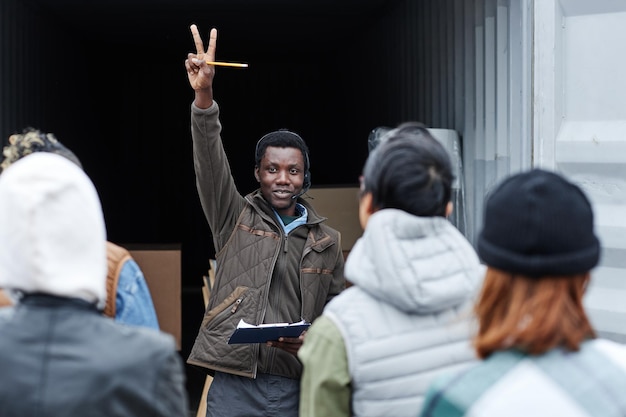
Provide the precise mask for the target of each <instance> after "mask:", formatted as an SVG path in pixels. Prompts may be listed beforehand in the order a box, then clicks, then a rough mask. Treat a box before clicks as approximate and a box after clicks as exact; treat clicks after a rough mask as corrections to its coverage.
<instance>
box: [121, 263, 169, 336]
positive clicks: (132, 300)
mask: <svg viewBox="0 0 626 417" xmlns="http://www.w3.org/2000/svg"><path fill="white" fill-rule="evenodd" d="M115 321H117V322H120V323H125V324H132V325H136V326H145V327H150V328H153V329H157V330H158V329H159V322H158V319H157V315H156V310H155V309H154V304H153V303H152V297H151V295H150V290H149V289H148V284H147V283H146V279H145V277H144V275H143V272H141V269H140V268H139V265H137V262H135V261H134V260H133V259H129V260H127V261H126V262H124V266H123V267H122V270H121V272H120V276H119V281H118V283H117V295H116V299H115Z"/></svg>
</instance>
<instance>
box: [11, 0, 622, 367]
mask: <svg viewBox="0 0 626 417" xmlns="http://www.w3.org/2000/svg"><path fill="white" fill-rule="evenodd" d="M192 23H195V24H197V25H198V26H199V28H200V30H201V33H202V34H203V36H204V39H205V41H206V35H207V34H208V31H209V29H210V28H211V27H216V28H218V30H219V37H218V46H217V57H218V58H219V59H220V60H224V61H240V62H248V63H249V65H250V66H249V68H248V69H227V68H219V69H218V72H217V75H216V79H215V99H216V101H218V102H219V103H220V107H221V112H222V113H221V118H222V122H223V125H224V130H223V138H224V142H225V146H226V148H227V152H228V153H229V155H230V160H231V166H232V169H233V174H234V176H235V179H236V181H237V183H238V186H239V187H240V189H241V190H242V191H244V192H245V191H251V190H252V189H253V188H254V187H255V182H254V177H253V175H252V173H253V171H252V168H253V164H254V160H253V149H254V143H255V142H256V140H258V138H259V137H260V136H262V134H263V133H265V132H267V131H269V130H272V129H277V128H281V127H288V128H291V129H293V130H296V131H298V132H300V133H301V134H302V136H303V137H304V138H305V140H307V142H308V143H309V146H310V149H311V164H312V167H311V173H312V180H313V184H314V186H316V187H320V188H324V187H331V188H342V187H353V186H356V184H357V183H358V182H357V180H358V176H359V174H360V170H361V168H362V165H363V162H364V161H365V158H366V156H367V152H368V148H367V137H368V134H369V132H370V131H371V130H372V129H373V128H374V127H377V126H394V125H397V124H398V123H400V122H403V121H408V120H418V121H421V122H424V123H425V124H426V125H427V126H429V127H431V128H433V129H442V131H445V132H448V134H452V135H453V136H454V137H455V138H456V139H455V142H454V143H456V144H458V145H457V146H458V148H457V149H456V151H458V154H459V155H460V157H461V164H460V170H459V174H460V176H459V178H458V180H459V181H460V182H461V184H462V187H459V189H460V190H461V189H462V190H463V192H462V195H460V197H459V198H460V199H461V201H460V203H459V205H458V207H461V210H462V211H463V213H462V215H463V224H462V231H463V233H465V235H466V236H467V237H468V239H470V241H471V242H472V243H474V242H475V239H476V234H477V232H478V230H480V226H481V223H482V217H481V216H482V209H483V202H484V199H485V196H486V195H487V194H488V193H489V191H490V190H491V189H492V188H493V186H494V185H495V184H497V183H498V182H499V181H500V180H502V179H503V178H504V177H506V176H508V175H509V174H511V173H515V172H518V171H520V170H523V169H527V168H530V167H545V168H549V169H554V170H557V171H559V172H561V173H563V174H565V175H566V176H567V177H568V178H570V179H571V180H572V181H574V182H576V183H577V184H579V185H580V186H581V187H582V188H583V189H584V190H585V192H586V193H587V194H588V196H589V197H590V199H591V201H592V203H593V206H594V210H595V212H596V227H597V231H598V234H599V236H600V238H601V241H602V258H601V264H600V266H599V267H598V268H597V269H596V270H594V273H593V281H592V284H591V286H590V289H589V291H588V294H587V296H586V300H585V301H586V304H587V306H588V308H589V310H590V312H591V315H592V320H593V322H594V324H595V326H596V327H597V329H598V330H599V332H600V334H601V335H603V336H607V337H610V338H612V339H615V340H618V341H621V342H626V307H625V306H626V303H623V302H622V300H623V299H626V280H625V275H626V256H625V251H626V233H625V228H626V220H625V219H626V216H625V215H624V213H625V212H626V105H624V104H625V103H624V97H626V78H625V77H623V76H622V74H621V71H622V65H623V64H624V60H625V58H624V54H623V43H624V42H623V39H624V37H625V35H626V2H624V1H622V0H595V1H588V0H534V1H533V0H364V1H358V0H343V1H332V0H325V1H317V2H308V1H304V2H303V1H299V2H294V1H286V0H267V1H262V0H229V1H226V0H215V1H210V0H204V1H200V0H177V1H174V0H160V1H143V0H124V1H122V0H116V1H113V0H108V1H89V2H86V1H80V0H3V1H2V2H1V3H0V42H1V44H2V48H1V54H2V56H1V63H0V94H1V97H2V107H1V108H0V134H1V135H2V140H3V143H6V139H7V137H8V135H9V134H10V133H13V132H14V131H17V130H20V129H21V128H23V127H25V126H31V125H32V126H35V127H39V128H41V129H43V130H46V131H51V132H55V133H56V134H57V136H58V138H59V139H60V140H61V141H62V142H64V143H66V144H67V145H68V146H69V147H70V148H72V149H74V150H75V151H76V152H77V154H78V155H79V157H80V158H81V159H82V160H83V164H84V165H85V168H86V170H87V172H88V174H89V175H90V176H91V177H92V178H93V179H94V182H95V183H96V186H97V187H98V190H99V192H100V193H101V197H102V201H103V207H104V210H105V216H106V220H107V225H108V233H109V237H110V239H112V240H114V241H117V242H126V243H133V244H163V243H167V244H171V243H176V244H180V245H181V247H182V285H183V295H182V297H183V303H182V304H183V347H182V353H183V355H185V354H186V352H187V351H188V349H189V348H190V347H191V344H192V343H193V338H194V337H195V332H196V330H197V327H198V325H199V322H200V320H201V315H202V305H201V304H200V303H201V302H202V299H201V291H200V288H201V276H202V275H203V274H204V273H206V271H207V269H208V260H209V259H210V258H211V257H212V256H213V255H214V253H213V248H212V243H211V235H210V231H209V230H208V227H207V225H206V222H205V220H204V218H203V215H202V212H201V209H200V206H199V202H198V198H197V195H196V191H195V183H194V181H195V180H194V174H193V166H192V160H191V140H190V133H189V106H190V103H191V100H192V98H193V95H192V92H191V90H190V88H189V86H188V84H187V79H186V75H185V71H184V66H183V61H184V59H185V57H186V54H187V53H188V52H192V51H193V42H192V38H191V35H190V32H189V25H190V24H192ZM563 227H568V225H567V224H564V225H563Z"/></svg>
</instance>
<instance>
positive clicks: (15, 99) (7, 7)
mask: <svg viewBox="0 0 626 417" xmlns="http://www.w3.org/2000/svg"><path fill="white" fill-rule="evenodd" d="M33 27H37V20H36V15H35V14H34V13H33V11H32V10H29V9H28V8H27V7H26V6H24V4H23V2H20V1H19V0H4V1H2V2H0V29H1V38H2V39H1V40H0V42H2V48H1V50H0V54H1V55H0V60H1V62H2V64H1V66H0V85H2V90H1V93H0V94H1V102H2V103H3V105H2V106H0V132H1V133H2V144H3V145H4V144H6V141H7V139H8V137H7V136H8V135H9V134H10V133H14V132H15V131H17V130H18V129H22V128H23V127H24V126H23V123H25V122H26V121H28V122H30V123H34V122H36V121H37V120H38V119H39V117H40V115H41V105H40V103H39V102H40V100H38V94H39V92H40V91H41V89H40V87H41V85H42V80H44V79H45V77H44V74H43V71H46V67H45V65H41V64H39V65H37V60H38V58H41V55H40V53H41V51H42V49H43V47H42V45H40V44H39V42H38V40H39V39H40V38H41V37H40V36H38V32H37V31H36V30H32V28H33Z"/></svg>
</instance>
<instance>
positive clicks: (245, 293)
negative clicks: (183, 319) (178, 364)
mask: <svg viewBox="0 0 626 417" xmlns="http://www.w3.org/2000/svg"><path fill="white" fill-rule="evenodd" d="M191 32H192V35H193V39H194V42H195V45H196V53H190V54H188V56H187V59H186V60H185V68H186V70H187V76H188V79H189V83H190V85H191V87H192V89H193V90H194V100H193V103H192V104H191V137H192V140H193V158H194V168H195V173H196V187H197V189H198V194H199V197H200V203H201V205H202V208H203V210H204V214H205V217H206V219H207V222H208V224H209V227H210V229H211V231H212V233H213V243H214V246H215V251H216V265H217V266H216V277H215V283H214V285H213V287H212V288H211V292H210V297H209V302H208V305H207V308H206V312H205V315H204V319H203V322H202V325H201V326H200V329H199V331H198V335H197V337H196V340H195V343H194V345H193V347H192V349H191V353H190V355H189V357H188V359H187V362H188V363H189V364H191V365H195V366H198V367H200V368H202V369H204V370H206V372H207V373H208V374H209V375H212V376H213V380H212V382H211V385H210V388H209V391H208V394H207V416H220V417H229V416H246V417H254V416H268V415H276V416H278V415H280V416H293V417H295V416H297V415H298V402H299V393H300V376H301V372H302V364H301V363H300V361H299V360H298V358H297V356H296V354H297V351H298V349H299V348H300V346H301V345H302V336H301V337H299V338H281V339H280V340H275V341H269V342H267V343H265V344H263V343H256V344H229V343H228V340H229V338H230V336H231V334H232V333H233V332H234V331H235V329H236V327H237V324H238V323H239V322H240V320H243V321H245V322H246V323H249V324H252V325H260V324H268V323H295V322H300V321H302V320H304V321H306V322H312V321H313V320H315V319H316V318H317V317H318V316H319V315H320V314H321V312H322V310H323V308H324V305H326V303H327V302H328V301H329V300H331V299H332V298H333V297H334V296H336V295H337V294H339V293H340V292H341V291H342V290H343V289H344V288H345V285H346V283H345V279H344V276H343V267H344V259H343V251H342V247H341V235H340V233H339V232H338V231H337V230H335V229H333V228H331V227H329V226H328V225H326V224H325V220H326V218H325V217H321V216H320V215H318V214H317V213H316V212H315V210H314V209H313V206H312V205H311V204H309V202H308V201H307V200H305V199H303V198H302V195H303V194H304V193H305V192H306V191H307V190H308V188H309V187H310V185H311V174H310V165H309V152H308V149H307V146H306V144H305V142H304V140H303V139H302V138H301V137H300V136H299V135H298V134H297V133H295V132H293V131H290V130H277V131H274V132H270V133H268V134H266V135H265V136H263V137H261V138H260V139H259V140H258V142H257V145H256V148H255V167H254V176H255V178H256V180H257V181H258V183H259V189H257V190H255V191H253V192H251V193H249V194H247V195H245V196H244V195H241V194H240V193H239V191H238V190H237V187H236V184H235V181H234V179H233V176H232V174H231V170H230V166H229V163H228V158H227V156H226V154H225V152H224V147H223V145H222V137H221V130H222V127H221V123H220V120H219V112H220V109H219V107H218V104H217V102H216V101H214V100H213V78H214V76H215V66H214V65H212V64H207V61H209V62H211V61H213V60H214V58H215V47H216V41H217V30H216V29H212V30H211V32H210V36H209V44H208V47H207V50H206V52H205V50H204V45H203V42H202V39H201V37H200V35H199V33H198V29H197V27H196V26H195V25H191Z"/></svg>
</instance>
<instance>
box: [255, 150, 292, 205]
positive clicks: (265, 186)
mask: <svg viewBox="0 0 626 417" xmlns="http://www.w3.org/2000/svg"><path fill="white" fill-rule="evenodd" d="M254 176H255V177H256V179H257V181H259V183H260V185H261V194H263V197H264V198H265V199H266V200H267V201H268V202H269V203H270V205H271V206H272V207H274V210H276V211H277V212H278V214H281V215H286V216H293V215H295V211H296V198H292V197H293V196H295V195H297V194H298V193H299V192H300V191H301V190H302V186H303V184H304V158H303V156H302V152H301V151H300V149H298V148H278V147H274V146H268V147H267V148H266V149H265V154H264V155H263V158H261V163H260V166H259V167H257V168H255V170H254Z"/></svg>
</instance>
